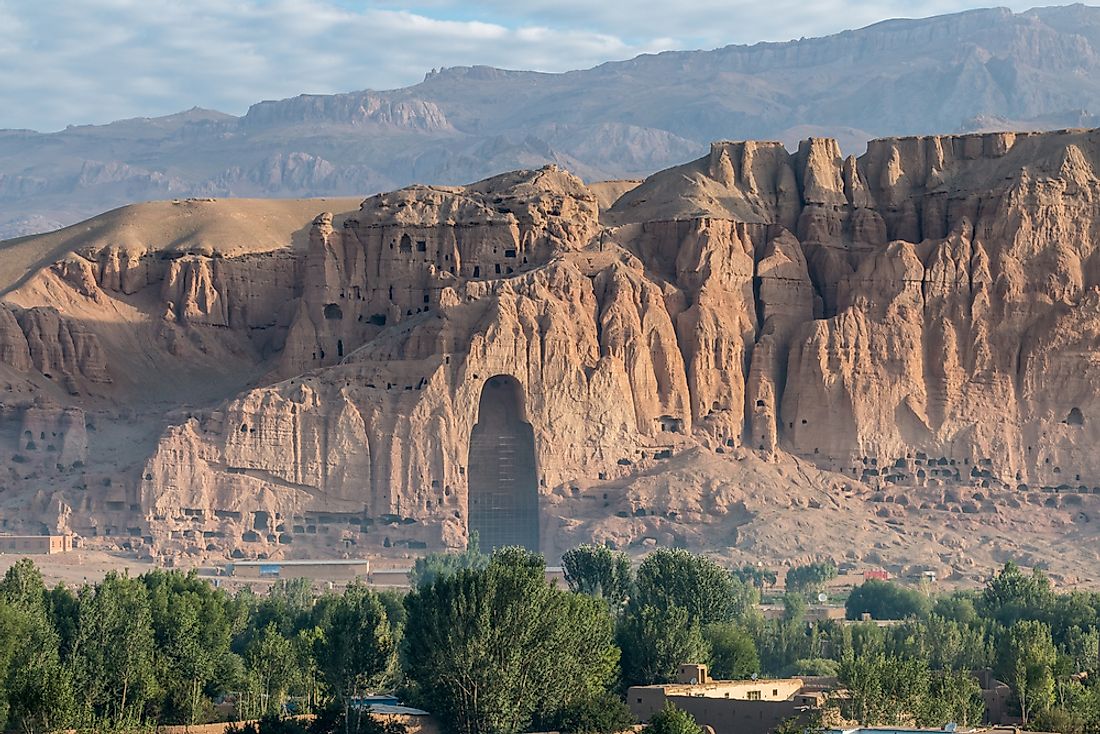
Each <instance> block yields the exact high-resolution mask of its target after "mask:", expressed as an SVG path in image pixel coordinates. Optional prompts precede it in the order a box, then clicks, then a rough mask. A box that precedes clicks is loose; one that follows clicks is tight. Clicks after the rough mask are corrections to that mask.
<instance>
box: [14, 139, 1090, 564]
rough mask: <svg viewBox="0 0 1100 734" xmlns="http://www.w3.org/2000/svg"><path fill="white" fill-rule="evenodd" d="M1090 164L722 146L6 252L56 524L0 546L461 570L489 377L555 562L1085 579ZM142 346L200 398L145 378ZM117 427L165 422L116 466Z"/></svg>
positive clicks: (39, 466)
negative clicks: (138, 352) (444, 550)
mask: <svg viewBox="0 0 1100 734" xmlns="http://www.w3.org/2000/svg"><path fill="white" fill-rule="evenodd" d="M1097 166H1100V131H1096V130H1093V131H1083V130H1071V131H1059V132H1053V133H1043V134H1026V133H1021V134H1017V133H989V134H974V135H958V136H930V137H914V138H895V139H884V140H877V141H873V142H872V143H871V144H870V145H869V147H868V150H867V153H866V154H864V155H863V156H861V157H859V158H855V157H851V156H848V157H845V156H844V155H843V154H842V153H841V151H840V148H839V146H838V144H837V143H836V142H835V141H833V140H830V139H824V138H812V139H809V140H806V141H804V142H803V143H802V144H801V145H800V146H799V148H798V151H797V152H796V153H789V152H788V151H787V150H786V149H785V148H784V147H783V146H782V145H780V144H779V143H761V142H752V141H750V142H720V143H715V144H713V145H712V146H711V150H710V152H709V154H708V155H707V156H704V157H703V158H701V159H698V160H696V161H693V162H691V163H687V164H684V165H682V166H678V167H676V168H673V169H669V170H667V171H663V172H661V173H658V174H655V175H653V176H651V177H650V178H648V179H646V180H645V181H644V182H641V183H638V184H635V183H624V184H607V185H600V186H594V187H591V188H590V187H587V186H585V185H584V184H583V183H582V182H581V181H580V180H579V179H578V178H576V177H575V176H573V175H572V174H570V173H567V172H565V171H563V170H561V169H559V168H557V167H553V166H551V167H546V168H543V169H539V170H533V171H520V172H515V173H509V174H503V175H500V176H496V177H493V178H490V179H487V180H485V181H482V182H479V183H476V184H472V185H469V186H463V187H439V186H413V187H409V188H405V189H401V190H399V191H395V192H392V193H389V194H382V195H378V196H374V197H370V198H368V199H367V200H365V201H363V202H362V204H361V206H360V207H359V209H358V211H357V212H347V210H346V209H345V210H343V211H344V212H345V213H341V212H340V211H336V212H333V213H324V209H325V208H329V209H331V207H324V205H323V203H321V202H316V203H314V204H312V206H314V212H315V213H314V214H312V215H310V217H309V218H310V219H312V224H307V222H308V220H306V221H302V222H301V227H295V228H294V229H293V230H291V231H296V232H299V233H300V234H299V235H298V240H297V244H293V242H292V241H291V240H292V238H290V237H289V234H290V233H289V232H287V241H286V244H285V245H283V246H276V245H275V244H274V243H273V244H272V245H270V246H269V247H268V248H259V250H262V251H256V250H257V248H244V249H240V248H238V249H237V250H232V249H230V248H229V247H228V245H229V244H230V243H229V242H225V241H215V240H207V242H206V243H205V249H204V248H203V247H200V246H198V245H197V243H196V244H193V245H190V246H186V247H175V248H174V249H173V250H172V251H170V252H168V253H166V252H165V250H164V249H163V244H165V243H167V242H168V241H170V240H162V242H161V243H160V244H158V242H155V241H148V242H146V243H144V245H143V247H142V248H137V249H135V248H133V247H131V248H122V249H121V250H120V249H119V248H117V247H115V248H114V249H112V246H111V245H110V244H108V243H107V240H109V239H110V238H109V237H108V238H106V239H105V240H102V241H97V243H96V244H94V245H88V244H86V243H85V244H82V245H81V246H79V247H74V246H71V245H72V244H73V243H72V242H70V241H68V240H66V239H65V238H64V237H61V238H60V239H59V238H56V237H55V238H54V239H52V240H49V241H48V242H47V241H43V242H41V243H40V245H41V247H36V246H35V241H34V240H33V239H32V240H29V241H17V245H18V247H21V248H23V251H32V250H34V251H42V250H46V251H48V253H49V254H50V257H49V258H45V259H46V260H51V258H52V261H51V262H49V263H48V264H47V265H46V266H45V267H43V268H42V269H40V270H37V271H35V274H34V275H33V277H30V278H28V279H24V280H23V281H22V282H20V283H13V284H12V286H11V288H10V289H9V291H8V293H7V295H6V296H5V297H4V301H5V307H4V308H5V309H6V310H5V311H4V312H0V327H2V328H0V362H3V366H2V367H0V371H2V375H3V376H4V381H5V382H7V390H8V392H7V393H6V394H7V395H8V397H7V398H5V400H4V410H5V411H6V413H7V414H9V415H10V416H12V418H11V420H6V421H5V422H4V423H5V425H6V426H10V427H11V428H8V429H5V431H6V432H5V435H4V436H0V439H3V441H4V446H5V449H4V450H5V451H8V452H11V454H12V455H14V454H15V453H16V452H18V453H19V455H20V456H22V457H23V461H22V462H21V463H20V462H16V463H12V464H9V466H10V467H11V468H10V470H9V476H8V477H7V478H5V479H4V480H3V482H4V485H3V486H4V490H5V491H4V493H3V495H4V496H5V499H4V502H5V504H6V505H7V506H9V507H11V506H12V501H13V498H19V500H18V501H19V502H20V503H21V504H20V506H21V507H27V506H30V507H34V508H35V512H36V513H37V514H35V516H34V517H33V518H32V517H31V516H30V513H27V512H25V511H21V512H18V513H11V512H8V511H4V513H3V520H2V521H0V522H4V523H7V526H8V527H13V526H15V525H20V526H27V525H34V524H35V523H39V522H41V523H44V524H45V525H46V526H48V527H65V528H71V529H73V530H76V531H78V532H80V533H81V534H83V535H86V536H89V537H92V538H100V539H102V540H103V542H120V539H125V540H124V541H121V542H127V543H129V544H131V545H136V546H140V547H143V548H146V549H148V550H149V551H150V552H152V553H158V554H177V553H190V554H193V555H195V556H202V555H209V554H215V555H220V554H235V555H245V556H274V557H280V556H286V555H309V554H314V553H318V552H322V553H341V552H343V553H355V554H360V553H412V552H417V551H418V550H420V549H424V548H438V547H448V546H449V547H456V546H461V545H462V544H463V543H464V540H465V537H466V533H467V530H468V528H469V526H470V523H471V522H472V519H471V518H472V516H473V515H474V514H475V513H476V512H478V510H477V509H476V507H475V504H476V502H475V499H476V497H473V496H472V495H471V491H472V490H471V485H472V484H473V485H476V484H477V483H478V482H480V481H481V479H477V480H476V481H475V480H472V479H471V475H472V474H473V473H474V472H480V471H482V469H483V467H480V466H477V465H476V463H475V462H474V461H473V459H472V457H473V455H474V453H475V446H474V444H475V443H476V441H475V440H474V439H473V438H472V437H473V436H475V435H477V430H478V429H477V426H479V425H481V424H483V423H484V422H485V421H486V420H488V419H487V418H486V415H487V411H489V410H490V409H491V408H492V407H493V406H492V405H491V404H490V403H487V402H486V399H487V398H486V394H487V391H488V390H489V387H490V386H495V385H497V384H498V383H499V384H507V385H512V386H514V391H515V392H514V395H516V396H518V397H516V398H514V400H515V405H513V406H512V408H510V409H511V410H513V411H514V412H515V411H518V412H517V415H518V420H519V421H520V422H521V423H523V424H526V425H528V426H529V427H530V435H531V437H532V438H531V440H532V442H533V444H532V445H533V452H534V465H533V466H532V474H531V477H532V482H533V484H532V490H531V491H534V492H537V495H538V502H539V508H540V510H539V523H540V528H539V541H538V542H539V544H540V546H541V547H542V548H543V549H544V550H545V551H546V552H547V553H549V554H551V555H553V554H555V553H558V552H560V551H561V550H562V549H564V548H566V547H568V546H569V545H571V544H573V543H576V542H580V541H584V540H596V541H598V542H610V543H613V544H615V545H617V546H619V547H624V548H629V549H637V550H641V549H644V548H646V547H649V546H650V545H652V544H657V543H659V544H673V545H686V546H690V547H694V548H699V549H705V550H709V551H712V552H719V553H723V554H727V555H730V556H731V557H740V558H754V559H755V558H768V559H776V558H786V559H794V558H808V557H812V556H821V555H832V556H834V557H836V558H838V559H840V558H848V559H850V560H853V561H860V562H871V563H883V564H887V565H892V566H896V567H897V568H899V569H901V568H903V567H908V566H913V565H921V564H925V565H933V566H935V567H940V568H943V569H944V570H946V571H947V572H949V573H956V574H959V575H962V576H965V575H967V574H972V573H978V572H979V571H980V568H981V567H982V566H983V564H988V565H991V564H992V563H996V562H998V561H1000V560H1003V559H1004V558H1007V557H1016V558H1020V559H1022V560H1025V561H1027V560H1029V559H1030V560H1033V561H1034V560H1044V561H1046V562H1049V563H1050V564H1052V565H1053V566H1054V567H1055V570H1056V571H1058V572H1060V573H1061V574H1063V575H1064V576H1065V577H1069V576H1070V575H1074V576H1076V577H1078V578H1084V579H1086V580H1087V579H1089V578H1091V577H1089V576H1088V574H1087V572H1086V571H1084V570H1082V569H1083V568H1084V567H1085V566H1086V565H1087V564H1086V562H1087V561H1095V557H1096V551H1095V550H1091V549H1095V548H1096V543H1095V538H1096V533H1095V531H1094V530H1093V527H1094V525H1095V523H1093V522H1092V520H1093V519H1094V518H1095V516H1096V510H1097V504H1098V503H1100V460H1098V459H1097V457H1096V455H1095V452H1093V451H1092V450H1091V449H1092V447H1093V446H1095V445H1096V441H1097V438H1098V430H1100V429H1098V427H1097V423H1096V420H1095V417H1096V416H1097V414H1098V411H1100V404H1098V396H1100V390H1098V380H1100V367H1097V364H1098V362H1097V360H1096V358H1095V354H1096V353H1097V342H1096V340H1097V334H1098V326H1097V324H1100V320H1098V318H1097V314H1098V313H1100V263H1098V260H1097V258H1098V254H1097V253H1098V250H1100V247H1098V245H1100V198H1098V194H1100V178H1098V176H1097V170H1098V168H1097ZM608 192H614V195H610V194H609V193H608ZM612 200H613V201H612ZM601 201H602V202H603V204H602V205H601ZM609 203H610V206H608V204H609ZM191 206H197V207H200V208H201V205H200V204H191ZM208 206H209V207H220V206H226V204H223V203H221V202H211V203H210V204H209V205H208ZM310 206H311V205H310V204H308V203H303V204H302V205H300V206H299V207H298V208H297V209H296V214H295V215H294V216H295V217H298V218H299V219H298V220H296V221H301V220H300V218H301V217H302V216H303V215H304V213H305V212H306V211H308V210H309V207H310ZM224 214H225V212H224V211H221V212H220V213H218V214H217V215H215V216H214V219H220V218H221V217H222V216H223V215H224ZM288 226H289V225H288ZM93 229H94V228H93ZM177 235H178V233H177ZM174 241H175V242H179V241H181V240H180V237H179V236H177V237H176V239H175V240H174ZM183 241H187V238H186V237H184V238H183ZM47 244H48V245H49V247H48V248H46V247H45V246H46V245H47ZM50 309H55V310H53V311H51V310H50ZM5 313H6V314H7V315H6V316H5V315H4V314H5ZM112 322H114V323H115V324H116V325H117V323H119V322H122V323H124V324H130V326H127V327H126V328H125V329H121V330H120V329H119V328H116V327H113V326H112ZM28 325H29V326H28ZM135 328H136V329H137V330H139V331H140V332H141V333H143V334H147V335H149V338H148V339H146V343H145V344H144V346H143V351H144V352H145V353H146V354H145V357H144V359H146V360H149V361H150V362H151V363H153V364H159V365H164V369H166V370H167V369H172V368H171V367H168V366H167V365H169V364H170V363H174V364H178V365H183V366H184V367H185V370H186V371H187V372H192V373H194V374H201V375H203V377H202V382H203V385H204V388H205V393H202V394H201V395H195V394H193V393H191V392H189V391H188V390H187V385H186V384H185V383H183V382H181V383H180V384H178V385H172V386H169V387H167V388H165V387H164V383H165V380H164V375H149V374H148V373H147V372H145V373H142V371H141V370H142V365H140V364H136V363H135V361H134V356H133V353H132V351H131V350H130V349H129V348H128V347H129V346H130V345H129V343H128V342H127V341H126V340H125V336H124V335H123V334H120V331H128V330H133V329H135ZM32 340H34V341H35V343H36V344H38V345H39V346H37V347H32V346H31V344H32ZM24 342H25V343H26V347H24V346H23V344H24ZM78 343H79V344H80V345H81V346H78ZM67 345H68V346H67ZM36 355H37V356H36ZM46 355H56V356H48V357H47V356H46ZM66 360H68V361H66ZM45 365H49V369H51V370H52V371H53V372H51V373H50V374H51V377H52V378H54V379H51V378H46V377H45V370H46V369H47V367H46V366H45ZM54 365H57V366H54ZM145 369H148V367H147V365H145ZM54 372H56V373H58V375H57V376H61V377H62V380H61V381H58V380H57V379H56V377H57V376H55V375H54V374H53V373H54ZM158 391H163V392H159V393H158ZM153 394H156V399H155V400H153V399H150V398H149V396H150V395H153ZM135 396H141V397H142V398H143V399H146V400H148V401H149V402H148V403H147V404H142V403H141V401H140V400H134V399H133V398H134V397H135ZM203 402H205V405H203ZM122 403H126V404H128V405H132V406H139V407H136V408H134V410H135V413H134V414H133V415H131V422H132V423H133V424H134V425H146V426H156V427H157V429H156V430H149V429H146V430H147V431H148V432H149V434H150V438H147V439H146V440H145V443H144V444H142V443H141V442H140V441H138V442H137V445H138V449H140V450H135V451H134V452H132V453H131V454H129V456H130V459H129V464H128V466H129V467H130V468H129V470H126V471H115V472H113V473H112V472H111V465H112V463H113V464H117V463H119V462H118V461H117V456H118V455H119V454H120V452H122V450H123V449H122V448H121V447H120V445H119V444H120V443H122V442H121V440H120V439H117V438H116V439H112V438H110V437H108V436H106V435H105V434H108V433H110V432H111V431H112V430H115V429H114V428H113V427H115V426H117V424H118V423H119V422H120V418H121V415H120V413H119V405H120V404H122ZM89 416H91V417H90V418H89ZM89 421H90V422H92V423H93V424H94V425H95V426H96V428H97V430H95V431H89V430H87V424H88V423H89ZM143 421H145V423H143ZM32 424H33V425H32ZM17 425H18V429H17V428H16V426H17ZM119 430H122V429H119ZM509 430H510V429H509ZM52 434H57V435H56V436H54V435H52ZM521 434H522V432H520V433H515V436H520V435H521ZM502 435H503V434H502ZM509 435H511V434H509ZM35 436H40V437H42V438H38V439H36V438H34V437H35ZM46 436H48V437H49V438H51V439H53V438H57V439H58V440H59V441H61V439H62V437H63V438H64V441H62V443H61V444H58V443H56V442H54V443H52V444H48V445H52V446H53V447H54V448H53V450H52V451H48V455H49V457H50V458H49V459H41V460H39V459H37V458H35V457H36V456H37V455H32V452H35V451H46V449H41V448H39V447H40V446H41V444H42V441H43V440H46V439H45V438H44V437H46ZM101 437H102V438H101ZM509 440H511V439H509ZM97 441H99V442H103V445H104V446H105V449H104V450H102V451H101V450H99V449H98V448H97V446H96V443H97ZM30 443H33V444H34V445H35V448H34V449H31V448H29V444H30ZM112 452H114V453H112ZM55 453H57V454H61V455H63V456H64V460H58V461H55V462H53V464H50V463H49V462H50V461H52V457H53V455H54V454H55ZM58 458H59V459H61V457H60V456H59V457H58ZM32 459H33V460H32ZM105 475H109V476H105ZM480 476H481V475H480V474H478V477H480ZM104 478H106V479H108V480H109V483H108V484H103V479H104ZM47 480H48V481H47ZM66 482H67V483H68V484H69V487H68V488H66V487H65V484H66ZM97 484H98V485H99V486H97ZM45 485H50V486H53V487H60V488H59V489H56V490H55V491H53V492H47V491H45V490H41V489H35V487H41V486H45ZM28 497H30V498H31V499H30V503H29V504H27V503H26V500H27V498H28Z"/></svg>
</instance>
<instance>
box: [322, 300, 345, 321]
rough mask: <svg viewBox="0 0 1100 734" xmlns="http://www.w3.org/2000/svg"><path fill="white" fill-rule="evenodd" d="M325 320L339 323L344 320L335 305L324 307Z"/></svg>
mask: <svg viewBox="0 0 1100 734" xmlns="http://www.w3.org/2000/svg"><path fill="white" fill-rule="evenodd" d="M325 318H326V319H328V320H329V321H339V320H340V319H342V318H344V312H343V310H342V309H341V308H340V306H338V305H337V304H335V303H329V304H326V305H325Z"/></svg>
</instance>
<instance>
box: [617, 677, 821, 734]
mask: <svg viewBox="0 0 1100 734" xmlns="http://www.w3.org/2000/svg"><path fill="white" fill-rule="evenodd" d="M835 683H836V682H835V680H834V679H819V678H761V679H758V680H712V679H711V678H710V675H709V674H708V672H707V666H705V665H695V664H691V665H682V666H680V674H679V676H678V682H676V683H668V684H663V685H653V686H632V687H631V688H630V689H629V690H628V691H627V705H629V706H630V710H631V712H632V713H633V714H634V716H635V717H636V718H637V719H638V720H639V721H643V722H645V721H649V719H650V717H651V716H653V714H655V713H657V712H658V711H660V710H661V709H663V708H664V707H665V704H666V703H671V704H672V705H673V706H675V707H677V708H679V709H683V710H684V711H687V712H688V713H689V714H691V715H692V716H694V717H695V720H696V721H697V722H699V724H701V725H706V726H709V727H711V729H713V730H714V732H715V734H768V732H771V731H773V730H775V728H776V727H778V726H779V725H780V724H782V723H783V722H784V721H787V720H788V719H792V718H793V719H808V718H809V716H810V714H812V713H814V712H816V711H819V710H821V708H822V706H823V705H824V703H825V699H826V693H827V691H828V690H830V689H831V688H833V687H835Z"/></svg>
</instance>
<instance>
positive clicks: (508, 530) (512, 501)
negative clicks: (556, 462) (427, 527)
mask: <svg viewBox="0 0 1100 734" xmlns="http://www.w3.org/2000/svg"><path fill="white" fill-rule="evenodd" d="M467 466H469V488H470V490H469V523H470V525H469V529H470V532H471V533H473V532H476V533H477V534H478V540H479V542H480V544H481V547H482V549H484V550H487V551H488V550H492V549H494V548H500V547H503V546H510V545H518V546H522V547H524V548H527V549H528V550H532V551H538V550H539V490H538V479H537V469H536V462H535V434H534V430H533V429H532V428H531V424H530V423H528V422H527V421H526V413H525V410H524V396H523V387H522V386H521V385H520V384H519V381H518V380H516V379H515V378H514V377H511V376H509V375H497V376H495V377H490V378H489V379H488V380H486V382H485V385H484V387H482V389H481V400H480V402H479V403H478V412H477V425H475V426H474V429H473V431H472V432H471V433H470V457H469V463H468V464H467Z"/></svg>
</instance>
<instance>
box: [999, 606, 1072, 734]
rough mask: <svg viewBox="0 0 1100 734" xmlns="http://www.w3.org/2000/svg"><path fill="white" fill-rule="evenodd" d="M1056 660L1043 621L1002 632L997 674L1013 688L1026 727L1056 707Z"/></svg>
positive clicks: (1048, 632) (1017, 624)
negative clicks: (1038, 716)
mask: <svg viewBox="0 0 1100 734" xmlns="http://www.w3.org/2000/svg"><path fill="white" fill-rule="evenodd" d="M1056 659H1057V650H1055V648H1054V642H1053V640H1052V639H1051V636H1050V627H1049V626H1048V625H1046V624H1045V623H1043V622H1039V621H1037V620H1033V619H1027V620H1022V621H1018V622H1016V623H1015V624H1013V625H1012V626H1011V627H1008V628H1006V629H1003V631H1002V632H1001V641H1000V645H999V646H998V650H997V674H998V677H999V678H1000V679H1001V680H1003V681H1005V682H1006V683H1008V684H1009V685H1010V686H1012V690H1013V692H1014V693H1015V694H1016V699H1017V701H1018V702H1019V705H1020V717H1021V718H1022V719H1023V722H1024V724H1027V723H1028V721H1029V720H1030V719H1031V717H1033V716H1035V715H1036V714H1041V713H1043V712H1044V711H1047V710H1048V709H1050V708H1051V706H1053V705H1054V672H1053V670H1054V665H1055V662H1056Z"/></svg>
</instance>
